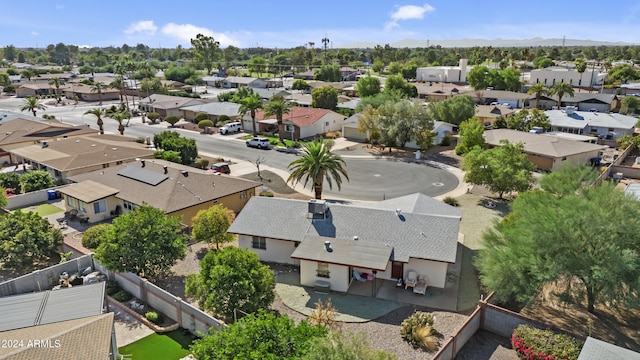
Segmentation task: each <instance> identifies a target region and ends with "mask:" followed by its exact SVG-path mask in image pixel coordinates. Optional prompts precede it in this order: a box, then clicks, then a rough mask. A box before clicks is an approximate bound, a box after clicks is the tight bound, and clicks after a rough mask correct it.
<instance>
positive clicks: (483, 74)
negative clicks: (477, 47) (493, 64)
mask: <svg viewBox="0 0 640 360" xmlns="http://www.w3.org/2000/svg"><path fill="white" fill-rule="evenodd" d="M490 72H491V70H489V68H488V67H486V66H474V67H473V68H472V69H471V70H469V74H467V82H468V83H469V85H471V87H472V88H473V89H474V90H484V89H486V88H487V87H489V86H491V80H490V77H489V74H490Z"/></svg>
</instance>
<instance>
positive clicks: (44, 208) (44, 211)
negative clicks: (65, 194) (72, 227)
mask: <svg viewBox="0 0 640 360" xmlns="http://www.w3.org/2000/svg"><path fill="white" fill-rule="evenodd" d="M20 210H22V211H24V212H27V211H33V212H36V213H38V215H40V216H47V215H51V214H55V213H59V212H63V211H64V209H60V208H59V207H57V206H54V205H51V204H47V203H44V204H40V205H34V206H29V207H26V208H22V209H20Z"/></svg>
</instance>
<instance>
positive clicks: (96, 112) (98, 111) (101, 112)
mask: <svg viewBox="0 0 640 360" xmlns="http://www.w3.org/2000/svg"><path fill="white" fill-rule="evenodd" d="M85 114H91V115H93V116H95V117H96V118H98V121H97V124H98V128H99V129H100V134H104V127H103V125H104V122H103V121H102V115H104V109H101V108H95V109H91V110H87V111H85Z"/></svg>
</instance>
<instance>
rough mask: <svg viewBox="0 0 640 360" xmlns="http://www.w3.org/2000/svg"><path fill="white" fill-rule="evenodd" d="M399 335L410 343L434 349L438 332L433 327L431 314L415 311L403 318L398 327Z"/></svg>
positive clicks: (430, 349)
mask: <svg viewBox="0 0 640 360" xmlns="http://www.w3.org/2000/svg"><path fill="white" fill-rule="evenodd" d="M400 335H401V336H402V338H403V339H405V340H406V341H408V342H409V343H410V344H411V345H413V346H416V347H421V348H424V349H426V350H428V351H434V350H435V349H436V347H437V345H438V338H439V337H441V335H440V333H438V332H437V331H436V329H435V328H434V327H433V317H432V316H431V314H429V313H426V312H423V311H416V312H415V313H413V314H412V315H411V316H409V317H408V318H406V319H404V321H403V322H402V325H401V327H400Z"/></svg>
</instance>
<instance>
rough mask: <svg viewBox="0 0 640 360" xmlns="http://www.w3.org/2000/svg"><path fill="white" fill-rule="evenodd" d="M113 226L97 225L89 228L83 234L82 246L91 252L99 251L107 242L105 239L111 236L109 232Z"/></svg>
mask: <svg viewBox="0 0 640 360" xmlns="http://www.w3.org/2000/svg"><path fill="white" fill-rule="evenodd" d="M112 226H113V225H111V224H97V225H94V226H92V227H90V228H88V229H87V230H85V232H83V233H82V246H84V247H86V248H87V249H89V250H95V249H97V248H98V246H100V244H102V243H103V242H105V239H108V238H109V236H111V235H110V234H109V231H111V228H112Z"/></svg>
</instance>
